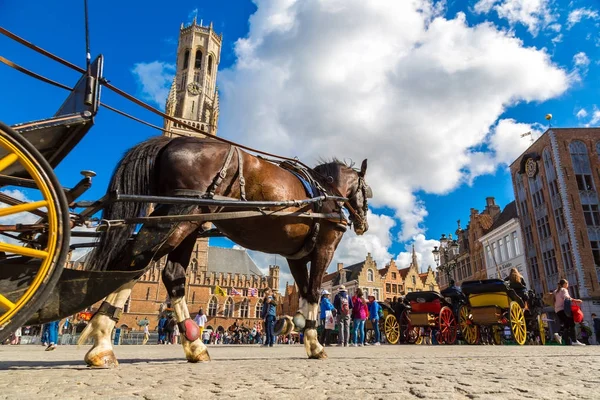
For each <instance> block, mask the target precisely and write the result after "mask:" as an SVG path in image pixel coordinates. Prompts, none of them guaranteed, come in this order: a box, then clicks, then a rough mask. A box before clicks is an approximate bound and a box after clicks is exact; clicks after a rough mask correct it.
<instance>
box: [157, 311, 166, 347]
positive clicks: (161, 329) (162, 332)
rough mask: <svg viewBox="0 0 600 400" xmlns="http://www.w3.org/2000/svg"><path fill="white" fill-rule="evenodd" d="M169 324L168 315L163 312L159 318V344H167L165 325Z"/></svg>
mask: <svg viewBox="0 0 600 400" xmlns="http://www.w3.org/2000/svg"><path fill="white" fill-rule="evenodd" d="M166 326H167V317H165V315H164V314H163V315H162V316H161V317H160V319H159V320H158V327H157V328H158V344H165V327H166Z"/></svg>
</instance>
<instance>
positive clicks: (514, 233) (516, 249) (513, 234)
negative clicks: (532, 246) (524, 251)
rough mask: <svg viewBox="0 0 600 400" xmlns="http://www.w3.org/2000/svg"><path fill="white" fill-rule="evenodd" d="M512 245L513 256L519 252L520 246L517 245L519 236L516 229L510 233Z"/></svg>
mask: <svg viewBox="0 0 600 400" xmlns="http://www.w3.org/2000/svg"><path fill="white" fill-rule="evenodd" d="M512 239H513V245H514V246H515V256H518V255H519V254H521V248H520V247H519V236H518V235H517V231H514V232H513V233H512Z"/></svg>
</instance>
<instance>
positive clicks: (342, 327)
mask: <svg viewBox="0 0 600 400" xmlns="http://www.w3.org/2000/svg"><path fill="white" fill-rule="evenodd" d="M333 306H334V308H335V311H336V314H337V322H338V326H339V335H338V336H339V341H338V342H339V344H340V345H341V346H344V347H346V346H348V341H349V340H350V317H351V310H352V299H350V296H349V295H348V292H346V287H345V286H344V285H341V286H340V288H339V289H338V293H337V294H336V295H335V298H334V299H333Z"/></svg>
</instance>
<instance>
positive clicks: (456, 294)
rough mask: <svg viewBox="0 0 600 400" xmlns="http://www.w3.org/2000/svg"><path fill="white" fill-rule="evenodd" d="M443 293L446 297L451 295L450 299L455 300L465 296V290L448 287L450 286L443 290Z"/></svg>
mask: <svg viewBox="0 0 600 400" xmlns="http://www.w3.org/2000/svg"><path fill="white" fill-rule="evenodd" d="M441 294H442V296H444V297H449V298H450V299H452V301H453V302H454V301H456V300H461V299H463V298H464V294H463V292H462V291H461V290H460V289H458V288H455V287H448V288H446V289H444V290H442V293H441Z"/></svg>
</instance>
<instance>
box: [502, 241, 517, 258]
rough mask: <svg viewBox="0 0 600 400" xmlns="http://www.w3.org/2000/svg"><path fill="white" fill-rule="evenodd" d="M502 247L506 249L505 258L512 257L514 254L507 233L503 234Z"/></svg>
mask: <svg viewBox="0 0 600 400" xmlns="http://www.w3.org/2000/svg"><path fill="white" fill-rule="evenodd" d="M504 248H505V249H506V259H507V260H510V259H511V258H513V257H514V256H515V255H514V254H513V249H512V245H511V240H510V236H509V235H506V236H504Z"/></svg>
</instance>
